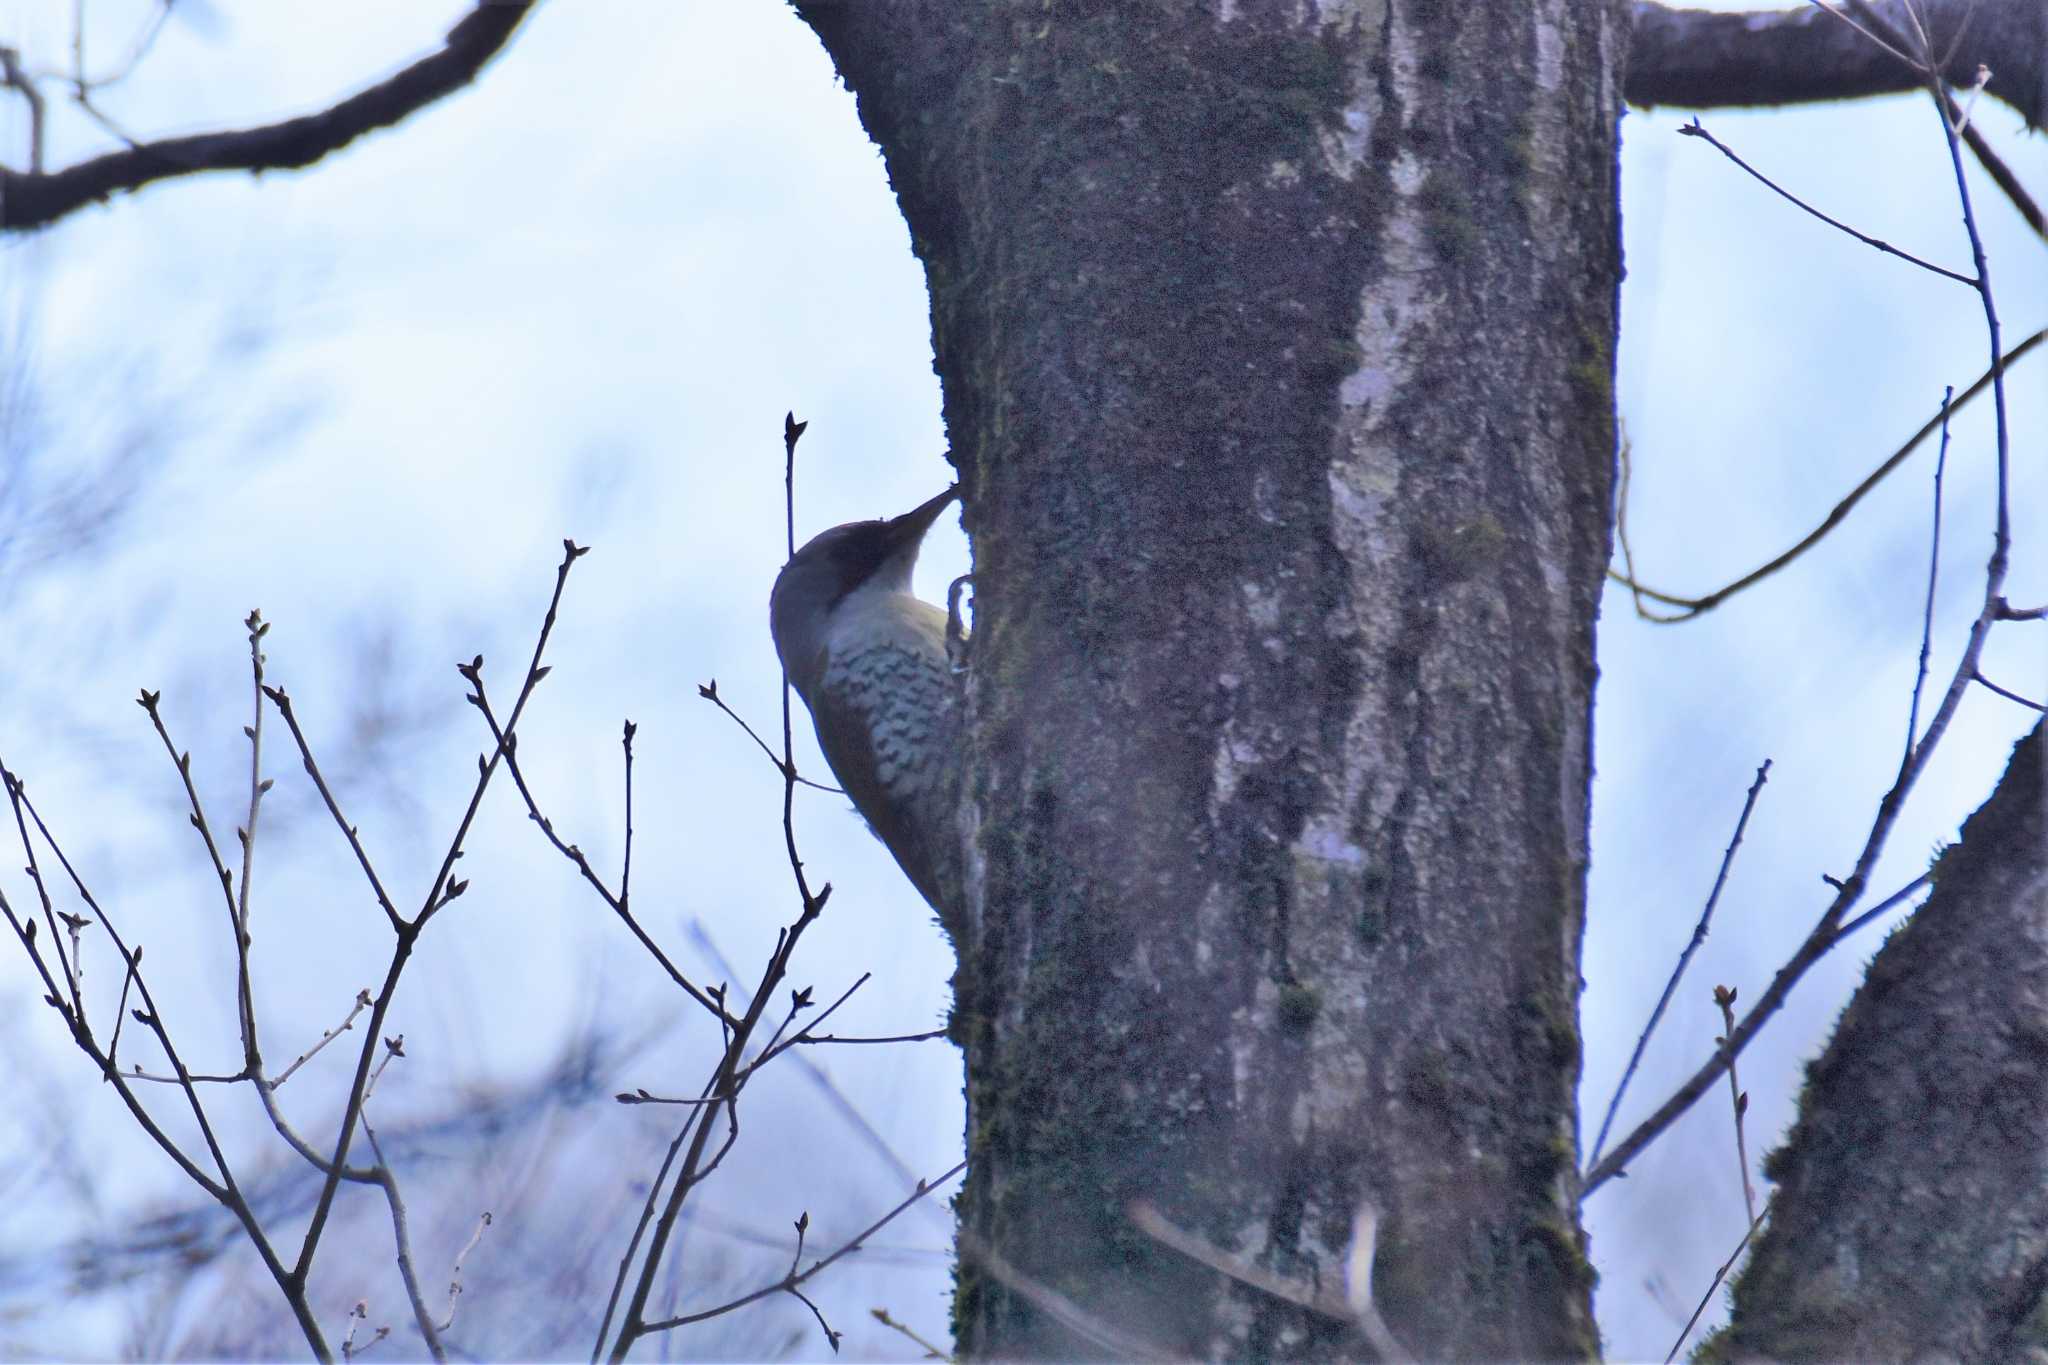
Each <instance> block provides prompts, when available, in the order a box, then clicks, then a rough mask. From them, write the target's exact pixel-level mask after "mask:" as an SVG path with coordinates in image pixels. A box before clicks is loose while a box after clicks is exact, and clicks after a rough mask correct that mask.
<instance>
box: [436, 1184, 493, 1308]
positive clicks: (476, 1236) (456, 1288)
mask: <svg viewBox="0 0 2048 1365" xmlns="http://www.w3.org/2000/svg"><path fill="white" fill-rule="evenodd" d="M490 1225H491V1211H490V1210H489V1209H485V1210H484V1212H483V1214H482V1216H480V1217H479V1218H478V1219H477V1220H476V1231H475V1232H472V1233H470V1234H469V1240H468V1241H467V1242H464V1243H463V1244H462V1250H460V1251H458V1252H456V1253H455V1264H454V1266H453V1267H452V1268H451V1269H450V1270H449V1272H448V1316H446V1317H445V1318H443V1319H441V1321H440V1322H438V1323H436V1324H435V1326H436V1327H438V1328H439V1329H440V1330H441V1331H443V1332H445V1331H447V1330H448V1329H449V1328H451V1327H453V1326H454V1325H455V1301H456V1299H458V1298H460V1297H461V1296H462V1263H463V1262H464V1261H466V1260H468V1259H469V1253H470V1252H472V1251H475V1250H476V1245H477V1243H478V1242H481V1241H483V1239H484V1229H486V1228H488V1227H489V1226H490Z"/></svg>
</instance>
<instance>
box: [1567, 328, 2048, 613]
mask: <svg viewBox="0 0 2048 1365" xmlns="http://www.w3.org/2000/svg"><path fill="white" fill-rule="evenodd" d="M2044 338H2048V328H2043V329H2041V330H2040V331H2038V332H2035V333H2034V334H2033V335H2031V336H2029V337H2027V338H2026V339H2025V340H2024V341H2022V342H2020V344H2019V345H2017V346H2015V347H2013V348H2012V349H2011V350H2010V351H2008V352H2006V354H2005V359H2004V361H2003V363H2001V364H1996V365H1994V366H1992V368H1990V369H1988V370H1986V371H1985V372H1984V373H1983V374H1981V375H1979V376H1978V377H1977V379H1976V382H1974V383H1972V384H1971V385H1970V387H1969V388H1967V389H1964V390H1963V391H1962V393H1961V394H1959V395H1957V397H1956V400H1955V401H1954V402H1953V403H1951V404H1949V405H1948V409H1947V411H1948V415H1950V416H1953V415H1954V414H1955V413H1958V412H1961V411H1962V410H1963V409H1964V408H1965V407H1967V406H1968V405H1969V403H1970V400H1971V399H1973V398H1975V397H1976V396H1977V395H1978V394H1980V393H1982V392H1983V391H1984V390H1986V389H1988V388H1990V387H1992V385H1993V384H1994V383H1996V382H1999V381H2001V380H2002V379H2003V378H2004V375H2005V372H2006V371H2007V370H2009V369H2011V368H2012V366H2013V365H2014V364H2015V363H2016V362H2017V361H2019V360H2020V359H2022V358H2023V357H2025V356H2026V354H2027V353H2028V352H2030V351H2032V350H2033V349H2034V348H2035V347H2036V346H2038V345H2040V344H2041V342H2042V340H2043V339H2044ZM1941 422H1942V414H1940V413H1937V414H1936V415H1935V416H1933V417H1930V418H1928V419H1927V421H1926V422H1925V423H1924V424H1923V425H1922V426H1921V427H1920V429H1919V430H1918V431H1916V432H1914V433H1913V434H1912V436H1911V437H1909V438H1907V440H1906V442H1905V444H1903V445H1901V446H1900V447H1899V448H1898V449H1897V450H1894V451H1893V452H1892V453H1891V454H1890V455H1888V456H1886V457H1885V459H1884V461H1883V463H1881V464H1879V465H1878V466H1877V468H1875V469H1873V470H1871V471H1870V473H1869V474H1868V475H1866V476H1865V477H1864V479H1863V481H1862V482H1861V483H1859V484H1857V485H1856V486H1855V487H1854V488H1852V489H1850V490H1849V492H1848V494H1847V496H1845V497H1844V498H1843V499H1842V500H1841V501H1840V502H1838V503H1836V504H1835V506H1834V508H1833V510H1831V511H1830V512H1829V513H1828V514H1827V516H1825V517H1823V518H1822V519H1821V522H1820V524H1819V525H1818V526H1816V527H1814V528H1813V529H1812V530H1811V531H1809V532H1807V533H1806V534H1805V535H1804V536H1802V537H1800V539H1799V541H1798V542H1797V543H1796V544H1794V545H1793V546H1792V548H1790V549H1788V550H1786V551H1785V552H1784V553H1783V554H1780V555H1778V556H1777V557H1776V558H1774V559H1771V560H1769V561H1768V562H1766V563H1764V564H1762V565H1760V566H1759V567H1757V568H1755V569H1752V570H1751V571H1750V572H1748V573H1746V574H1744V575H1743V576H1742V577H1740V578H1738V579H1736V580H1735V581H1733V582H1732V583H1728V584H1726V585H1724V586H1722V587H1719V588H1716V589H1714V590H1713V591H1712V592H1709V593H1705V594H1702V595H1701V596H1699V597H1681V596H1679V595H1678V594H1676V593H1671V592H1666V591H1663V590H1662V589H1659V588H1653V587H1651V586H1650V585H1648V584H1647V583H1644V582H1642V581H1641V580H1639V579H1638V578H1637V577H1636V576H1635V568H1634V559H1633V556H1626V557H1625V558H1624V560H1623V563H1624V564H1625V565H1626V566H1627V568H1628V572H1627V573H1625V574H1622V573H1615V572H1614V571H1613V570H1611V569H1610V570H1609V571H1608V575H1607V576H1608V577H1609V578H1612V579H1613V580H1614V581H1615V582H1617V583H1620V584H1622V585H1623V586H1624V587H1626V588H1628V589H1629V590H1630V591H1631V592H1633V593H1634V594H1635V595H1636V596H1637V597H1638V598H1648V599H1650V600H1651V601H1653V602H1659V603H1662V604H1663V605H1665V606H1667V607H1675V608H1677V611H1676V612H1675V613H1672V614H1668V615H1667V614H1662V613H1658V612H1653V611H1646V610H1644V609H1643V607H1642V606H1641V604H1640V602H1638V604H1637V608H1636V614H1637V615H1638V616H1641V617H1642V618H1643V619H1644V620H1646V621H1653V622H1656V623H1657V624H1659V625H1672V624H1676V623H1678V622H1682V621H1690V620H1691V619H1693V618H1694V617H1695V616H1700V615H1704V614H1705V613H1707V612H1709V611H1712V610H1713V609H1714V608H1715V607H1718V606H1720V605H1721V604H1722V603H1723V602H1726V601H1727V600H1728V599H1729V598H1731V597H1733V596H1735V595H1736V594H1737V593H1740V592H1743V591H1745V590H1746V589H1749V588H1753V587H1755V586H1756V585H1757V584H1758V583H1761V582H1763V581H1764V580H1765V579H1766V578H1769V577H1770V576H1771V575H1773V574H1775V573H1777V572H1778V570H1780V569H1782V568H1784V567H1785V566H1786V565H1787V564H1790V563H1792V561H1794V560H1796V559H1798V558H1799V557H1800V556H1801V555H1803V554H1805V553H1806V552H1807V551H1808V550H1810V549H1812V548H1813V547H1814V546H1815V545H1817V544H1819V543H1820V542H1821V541H1822V540H1824V539H1825V538H1826V537H1827V535H1828V533H1829V532H1830V531H1833V530H1834V529H1835V527H1837V526H1839V525H1841V523H1842V522H1843V521H1844V520H1845V519H1846V518H1847V517H1848V515H1849V513H1850V512H1851V511H1853V510H1854V509H1855V507H1856V504H1857V503H1859V502H1861V501H1863V499H1864V497H1865V495H1867V494H1868V493H1869V492H1870V490H1872V489H1873V488H1876V487H1877V486H1878V485H1879V484H1880V483H1882V482H1884V480H1885V478H1886V477H1887V476H1888V475H1890V474H1891V473H1892V471H1893V470H1895V469H1897V468H1898V467H1899V466H1900V465H1901V464H1903V463H1905V460H1906V457H1907V456H1908V455H1911V454H1912V453H1913V452H1914V451H1915V450H1916V449H1918V448H1919V446H1920V443H1921V442H1922V441H1924V440H1926V439H1927V438H1928V437H1929V436H1932V435H1934V434H1935V433H1936V432H1937V431H1939V430H1940V429H1941ZM1622 476H1623V479H1624V481H1625V480H1626V478H1627V476H1628V462H1627V461H1626V460H1624V461H1623V463H1622ZM1622 496H1623V497H1624V499H1625V496H1626V483H1625V482H1624V484H1623V485H1622ZM1626 515H1627V513H1626V505H1625V501H1624V507H1623V510H1622V513H1621V517H1620V518H1618V519H1617V525H1620V524H1623V521H1622V519H1625V518H1626ZM1625 543H1626V542H1624V544H1625ZM2043 611H2044V612H2048V608H2044V609H2043Z"/></svg>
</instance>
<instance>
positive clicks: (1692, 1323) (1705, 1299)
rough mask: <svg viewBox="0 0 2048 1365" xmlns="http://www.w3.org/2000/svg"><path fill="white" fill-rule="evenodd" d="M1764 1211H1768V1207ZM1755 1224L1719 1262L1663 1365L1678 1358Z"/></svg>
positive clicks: (1741, 1250) (1748, 1239)
mask: <svg viewBox="0 0 2048 1365" xmlns="http://www.w3.org/2000/svg"><path fill="white" fill-rule="evenodd" d="M1765 1211H1766V1212H1769V1210H1768V1209H1766V1210H1765ZM1757 1226H1758V1224H1757V1223H1756V1222H1754V1221H1752V1222H1751V1223H1750V1225H1749V1228H1748V1230H1747V1231H1745V1232H1744V1233H1743V1234H1742V1240H1741V1241H1740V1242H1737V1243H1736V1244H1735V1250H1733V1251H1731V1252H1729V1253H1728V1259H1727V1260H1725V1261H1723V1262H1721V1268H1720V1269H1719V1270H1717V1271H1715V1272H1714V1282H1713V1283H1712V1284H1710V1285H1708V1286H1707V1292H1706V1293H1704V1294H1702V1295H1700V1302H1699V1307H1697V1308H1695V1309H1693V1310H1692V1316H1691V1317H1689V1318H1687V1319H1686V1320H1685V1329H1684V1330H1683V1331H1681V1332H1680V1333H1679V1334H1678V1340H1676V1341H1674V1342H1672V1343H1671V1350H1670V1351H1669V1352H1667V1353H1666V1354H1665V1356H1664V1365H1671V1362H1672V1361H1674V1360H1676V1359H1678V1348H1679V1347H1681V1346H1683V1345H1685V1339H1686V1338H1687V1337H1689V1336H1691V1335H1692V1329H1693V1328H1694V1327H1696V1326H1698V1325H1699V1320H1700V1314H1702V1313H1704V1312H1706V1311H1707V1305H1708V1304H1710V1303H1712V1302H1713V1301H1714V1291H1715V1290H1717V1289H1719V1288H1720V1287H1721V1282H1722V1281H1723V1280H1725V1279H1727V1278H1728V1272H1729V1271H1731V1270H1733V1269H1734V1268H1735V1262H1736V1261H1737V1260H1739V1259H1741V1256H1742V1253H1743V1252H1744V1251H1746V1250H1748V1248H1749V1242H1750V1239H1751V1238H1753V1237H1755V1236H1756V1230H1757Z"/></svg>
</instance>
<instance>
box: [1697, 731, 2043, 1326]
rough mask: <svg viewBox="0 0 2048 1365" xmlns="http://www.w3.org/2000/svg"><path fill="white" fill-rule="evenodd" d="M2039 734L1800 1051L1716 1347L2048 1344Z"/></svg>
mask: <svg viewBox="0 0 2048 1365" xmlns="http://www.w3.org/2000/svg"><path fill="white" fill-rule="evenodd" d="M2044 754H2048V745H2044V743H2043V737H2042V732H2041V729H2040V728H2039V727H2036V728H2035V730H2034V732H2033V734H2032V735H2030V736H2029V737H2028V738H2027V739H2025V740H2024V741H2022V742H2021V743H2020V745H2019V746H2018V747H2017V748H2016V749H2015V750H2014V751H2013V757H2012V763H2011V765H2010V766H2009V767H2008V768H2007V770H2006V775H2005V780H2004V781H2003V782H2002V783H2000V784H1999V788H1998V791H1997V794H1996V795H1994V796H1993V797H1992V798H1991V800H1989V801H1987V802H1986V803H1985V804H1984V807H1983V808H1982V809H1981V810H1979V811H1978V812H1977V813H1976V814H1975V815H1974V816H1972V817H1971V818H1970V821H1969V823H1968V824H1966V825H1965V826H1964V827H1963V837H1962V841H1961V842H1960V843H1959V844H1957V845H1955V846H1954V847H1953V848H1951V849H1949V850H1948V851H1947V852H1946V853H1944V854H1943V855H1942V858H1941V861H1940V863H1939V864H1938V865H1937V869H1936V880H1935V890H1934V895H1933V896H1932V898H1930V899H1929V900H1928V902H1927V904H1926V905H1925V906H1924V907H1922V908H1921V910H1920V912H1919V913H1918V914H1916V915H1915V916H1914V917H1913V918H1912V919H1911V920H1909V921H1908V922H1907V923H1906V925H1905V926H1904V927H1903V928H1902V929H1900V930H1899V931H1898V932H1897V933H1896V934H1894V935H1892V937H1891V939H1890V940H1889V941H1888V942H1886V944H1885V946H1884V950H1883V951H1882V952H1880V953H1879V954H1878V955H1877V960H1876V961H1874V962H1873V963H1871V966H1870V974H1869V976H1868V977H1867V978H1866V979H1865V981H1864V983H1863V988H1862V990H1860V991H1859V992H1858V993H1857V995H1856V999H1855V1001H1854V1002H1853V1003H1852V1004H1851V1005H1850V1006H1849V1008H1848V1010H1847V1011H1846V1012H1845V1013H1844V1014H1843V1016H1842V1022H1841V1024H1840V1026H1839V1027H1837V1029H1836V1030H1835V1036H1834V1039H1833V1041H1832V1042H1830V1043H1829V1045H1828V1049H1827V1051H1826V1052H1825V1053H1824V1054H1823V1055H1822V1056H1821V1058H1820V1060H1819V1061H1818V1062H1816V1063H1814V1064H1813V1066H1812V1067H1811V1068H1810V1069H1809V1071H1808V1075H1807V1090H1806V1093H1805V1095H1804V1096H1803V1097H1802V1100H1801V1103H1800V1115H1799V1122H1798V1124H1797V1125H1796V1126H1795V1127H1794V1128H1793V1130H1792V1135H1791V1137H1790V1138H1789V1139H1788V1140H1787V1142H1786V1144H1785V1145H1784V1147H1782V1148H1781V1149H1779V1150H1778V1151H1777V1152H1776V1153H1774V1154H1773V1156H1772V1157H1771V1160H1770V1161H1769V1162H1768V1163H1767V1165H1766V1173H1767V1174H1768V1175H1769V1176H1770V1178H1771V1179H1772V1180H1774V1181H1776V1182H1777V1184H1778V1191H1777V1194H1776V1195H1775V1197H1774V1198H1773V1201H1772V1208H1773V1212H1772V1215H1771V1219H1770V1223H1769V1225H1768V1230H1767V1231H1766V1233H1765V1234H1764V1236H1763V1238H1762V1239H1761V1241H1760V1242H1759V1243H1758V1245H1757V1248H1756V1252H1755V1254H1754V1255H1753V1256H1752V1257H1751V1260H1750V1264H1749V1268H1748V1269H1747V1270H1746V1271H1745V1272H1744V1273H1743V1275H1742V1277H1741V1279H1740V1280H1739V1281H1738V1283H1737V1286H1736V1293H1735V1312H1734V1317H1733V1320H1732V1322H1731V1324H1730V1326H1729V1328H1728V1329H1727V1330H1726V1331H1725V1332H1724V1333H1722V1334H1721V1335H1720V1336H1719V1337H1717V1338H1716V1339H1715V1342H1714V1345H1713V1348H1712V1354H1713V1356H1714V1358H1716V1359H1731V1360H1747V1359H1755V1358H1758V1357H1763V1358H1767V1359H1772V1360H1908V1359H1914V1360H1918V1359H1928V1358H1931V1357H1934V1356H1939V1357H1942V1358H1946V1359H1951V1360H1953V1359H1962V1360H2029V1359H2037V1358H2040V1355H2041V1353H2042V1352H2043V1351H2048V1084H2044V1073H2048V816H2044V812H2043V800H2044V796H2043V793H2044V789H2048V774H2044V772H2043V764H2044Z"/></svg>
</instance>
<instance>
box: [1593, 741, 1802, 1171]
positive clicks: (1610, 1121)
mask: <svg viewBox="0 0 2048 1365" xmlns="http://www.w3.org/2000/svg"><path fill="white" fill-rule="evenodd" d="M1770 773H1771V760H1769V759H1768V758H1767V759H1765V760H1764V761H1763V764H1762V765H1761V766H1760V767H1758V768H1757V770H1756V780H1755V781H1753V782H1751V783H1750V784H1749V792H1748V794H1747V795H1746V796H1744V797H1743V798H1742V814H1741V815H1739V816H1737V817H1736V820H1735V834H1734V837H1732V838H1730V839H1729V840H1728V846H1727V847H1726V848H1724V849H1723V850H1721V869H1720V871H1718V872H1716V873H1715V874H1714V885H1713V889H1712V890H1710V891H1709V892H1707V903H1706V905H1705V907H1704V908H1702V909H1701V911H1700V919H1699V923H1698V924H1695V925H1694V926H1693V930H1692V939H1691V941H1689V942H1688V943H1687V944H1686V945H1685V948H1684V950H1683V951H1681V952H1680V953H1679V954H1678V964H1677V965H1676V966H1674V967H1673V968H1672V969H1671V979H1670V980H1668V981H1666V982H1665V983H1664V993H1663V994H1662V995H1660V996H1658V997H1657V1007H1656V1008H1655V1009H1653V1010H1651V1011H1650V1021H1649V1022H1648V1023H1646V1024H1644V1025H1643V1031H1642V1033H1641V1034H1640V1035H1639V1036H1638V1037H1637V1038H1636V1046H1635V1051H1633V1052H1631V1053H1630V1054H1629V1058H1628V1066H1627V1068H1626V1069H1624V1070H1623V1071H1622V1073H1621V1080H1620V1082H1619V1083H1618V1084H1617V1085H1616V1086H1615V1087H1614V1098H1612V1099H1610V1100H1609V1101H1608V1102H1607V1116H1606V1117H1605V1118H1603V1119H1601V1120H1600V1135H1599V1137H1597V1138H1596V1139H1594V1141H1593V1154H1592V1156H1590V1157H1588V1158H1587V1164H1588V1165H1593V1164H1597V1163H1598V1162H1599V1160H1600V1153H1601V1151H1602V1150H1603V1149H1605V1147H1606V1146H1607V1132H1608V1130H1609V1129H1610V1128H1612V1127H1613V1126H1614V1115H1615V1111H1617V1110H1619V1109H1620V1108H1621V1097H1622V1096H1623V1095H1625V1094H1627V1093H1628V1083H1629V1082H1630V1081H1631V1080H1633V1079H1634V1078H1635V1074H1636V1067H1637V1066H1638V1065H1640V1064H1641V1062H1642V1060H1643V1052H1644V1050H1645V1049H1646V1048H1648V1047H1649V1045H1650V1035H1651V1034H1653V1033H1655V1032H1656V1031H1657V1024H1658V1021H1660V1020H1661V1019H1663V1017H1664V1009H1665V1007H1666V1006H1667V1005H1669V1004H1670V1003H1671V997H1672V995H1673V994H1674V993H1675V992H1676V991H1677V990H1678V980H1679V978H1680V977H1682V976H1684V975H1685V969H1686V967H1687V966H1688V965H1689V964H1690V963H1691V962H1692V955H1693V954H1694V953H1696V952H1698V951H1699V950H1700V945H1701V944H1703V943H1705V942H1706V941H1707V927H1708V926H1709V925H1710V924H1712V923H1713V919H1714V906H1715V905H1716V904H1718V903H1719V901H1720V899H1721V888H1722V887H1723V886H1725V885H1727V883H1728V869H1729V868H1730V867H1732V866H1733V865H1734V863H1735V850H1736V849H1738V848H1740V847H1741V846H1742V832H1743V831H1744V830H1745V829H1747V828H1749V813H1750V812H1751V811H1752V810H1755V809H1756V799H1757V796H1758V795H1759V794H1760V793H1761V792H1762V791H1763V789H1764V783H1765V781H1766V780H1768V779H1769V777H1770Z"/></svg>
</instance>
